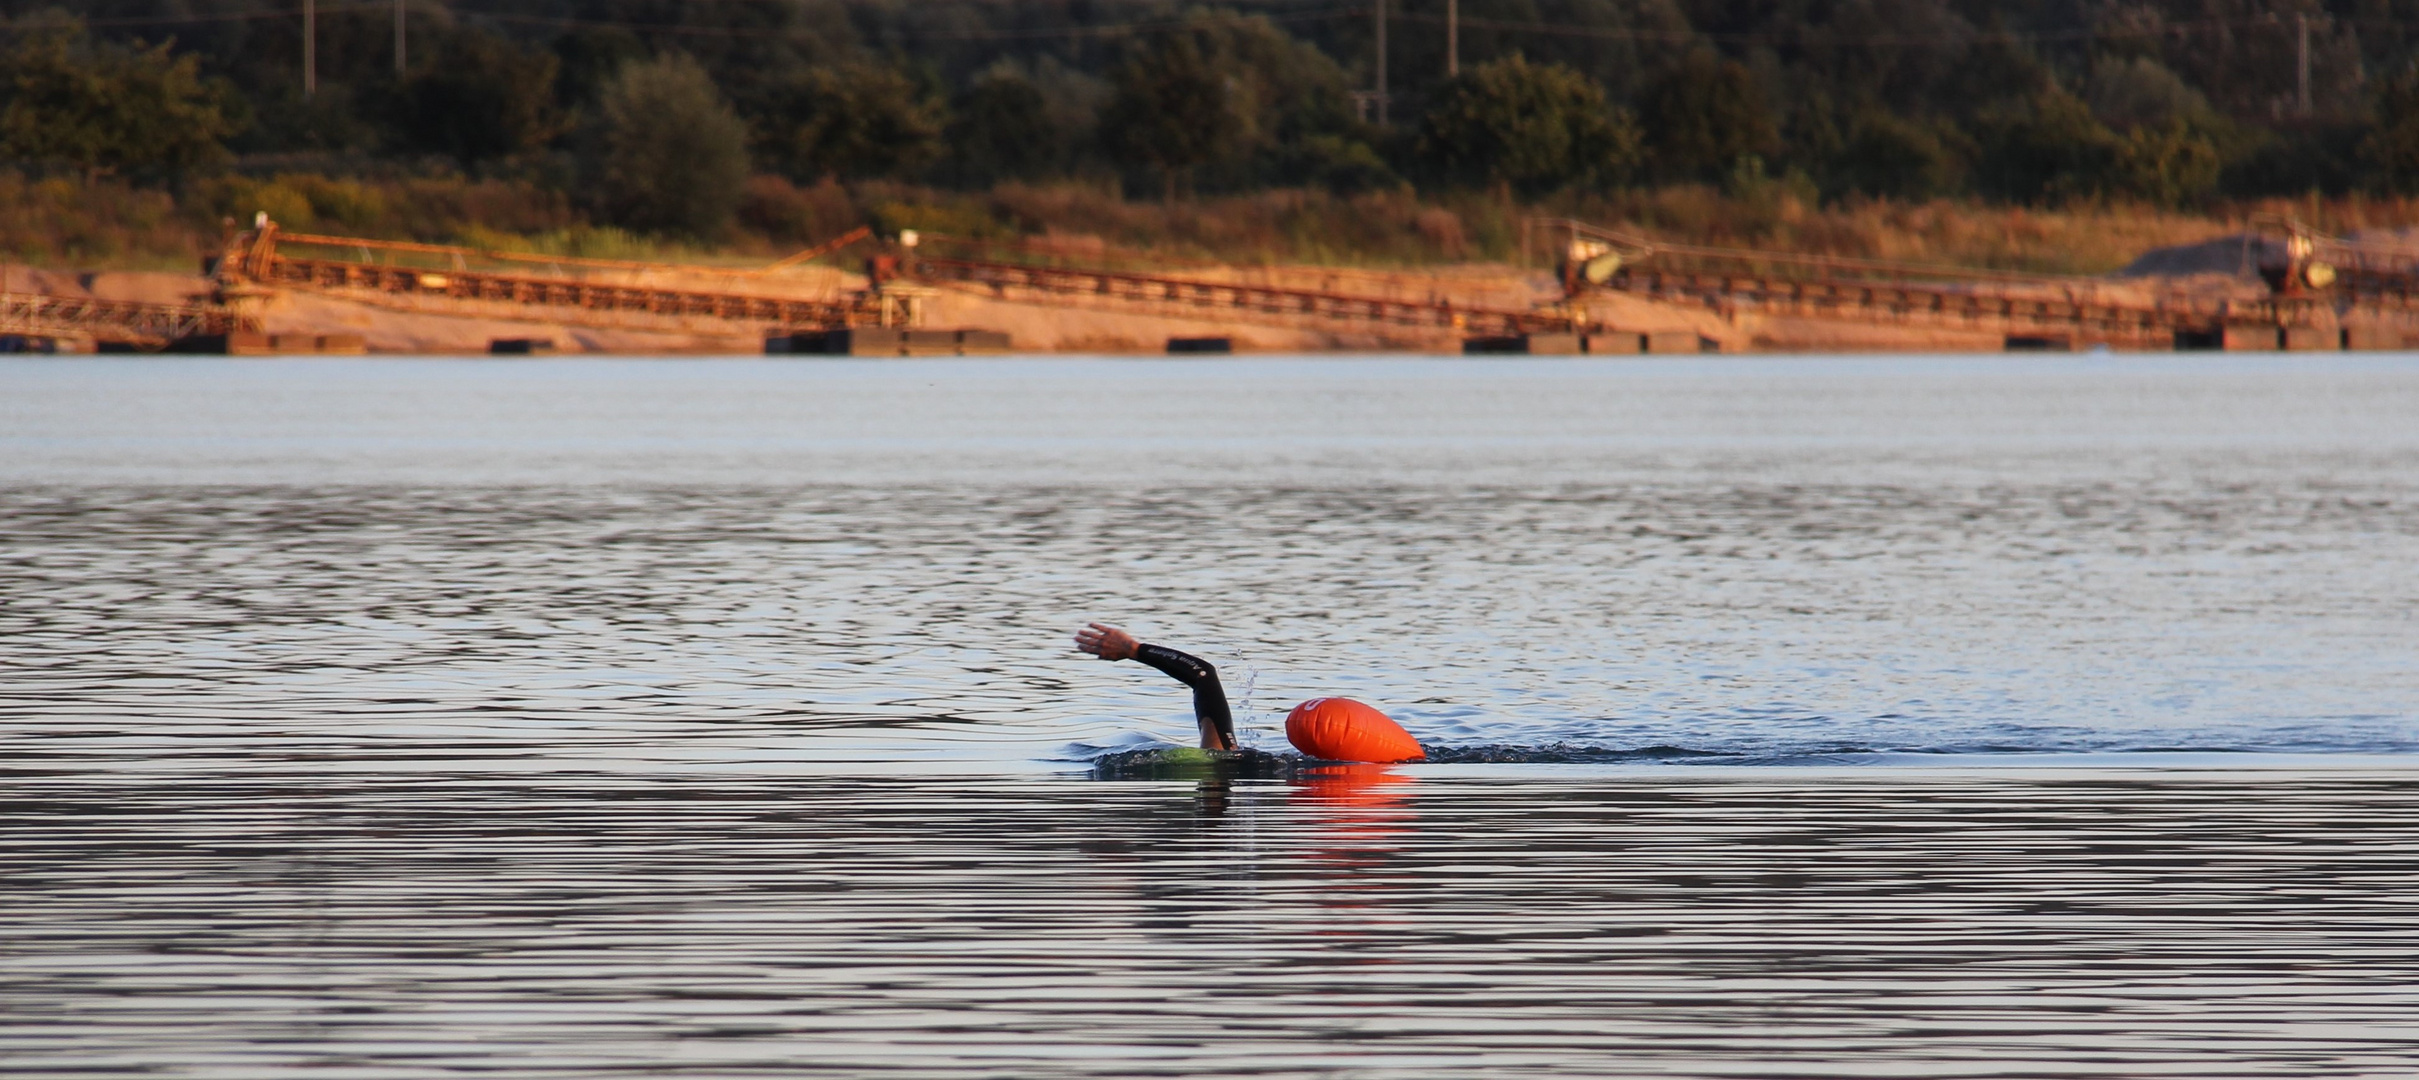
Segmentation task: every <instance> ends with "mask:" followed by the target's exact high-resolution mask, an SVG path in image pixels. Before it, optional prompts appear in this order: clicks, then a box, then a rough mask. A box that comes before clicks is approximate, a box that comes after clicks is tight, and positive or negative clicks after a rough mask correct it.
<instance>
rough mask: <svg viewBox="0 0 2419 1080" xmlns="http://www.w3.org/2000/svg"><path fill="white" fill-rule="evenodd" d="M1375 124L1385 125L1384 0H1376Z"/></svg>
mask: <svg viewBox="0 0 2419 1080" xmlns="http://www.w3.org/2000/svg"><path fill="white" fill-rule="evenodd" d="M1377 126H1379V127H1385V126H1386V0H1377Z"/></svg>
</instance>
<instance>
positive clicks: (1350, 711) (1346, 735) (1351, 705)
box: [1285, 697, 1428, 763]
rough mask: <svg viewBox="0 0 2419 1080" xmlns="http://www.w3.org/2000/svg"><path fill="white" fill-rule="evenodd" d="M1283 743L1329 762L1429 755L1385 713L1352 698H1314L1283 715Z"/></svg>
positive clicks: (1376, 761) (1414, 757)
mask: <svg viewBox="0 0 2419 1080" xmlns="http://www.w3.org/2000/svg"><path fill="white" fill-rule="evenodd" d="M1285 741H1286V742H1289V743H1292V744H1293V745H1294V749H1296V750H1300V751H1301V752H1303V753H1305V754H1308V755H1310V756H1312V757H1315V758H1325V759H1327V760H1329V761H1366V762H1375V763H1383V762H1390V761H1420V760H1423V759H1425V758H1426V757H1427V756H1428V752H1427V751H1425V750H1422V749H1420V746H1419V740H1418V739H1414V738H1412V737H1411V733H1410V732H1408V731H1404V730H1403V726H1402V725H1401V724H1397V723H1395V722H1394V721H1392V720H1389V719H1387V718H1386V714H1385V713H1382V712H1379V711H1377V710H1376V709H1372V708H1370V707H1369V706H1367V705H1363V704H1361V703H1360V702H1357V701H1354V700H1352V699H1351V698H1340V697H1330V698H1313V699H1311V700H1309V701H1305V702H1303V703H1301V704H1299V705H1296V706H1294V707H1293V711H1292V712H1291V713H1288V714H1286V716H1285Z"/></svg>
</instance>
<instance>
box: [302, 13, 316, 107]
mask: <svg viewBox="0 0 2419 1080" xmlns="http://www.w3.org/2000/svg"><path fill="white" fill-rule="evenodd" d="M318 92H319V5H318V3H317V2H316V0H302V96H304V97H306V98H307V97H310V96H311V95H313V94H316V93H318Z"/></svg>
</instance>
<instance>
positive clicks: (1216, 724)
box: [1075, 623, 1236, 750]
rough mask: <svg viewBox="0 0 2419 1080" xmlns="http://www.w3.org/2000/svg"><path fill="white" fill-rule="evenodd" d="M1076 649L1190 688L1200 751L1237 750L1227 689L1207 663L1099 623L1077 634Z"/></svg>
mask: <svg viewBox="0 0 2419 1080" xmlns="http://www.w3.org/2000/svg"><path fill="white" fill-rule="evenodd" d="M1075 647H1076V648H1078V649H1081V650H1083V651H1084V652H1088V653H1091V654H1092V655H1094V656H1097V657H1099V658H1101V659H1103V660H1140V661H1142V662H1143V663H1145V664H1149V665H1150V666H1152V667H1155V668H1158V669H1159V670H1161V671H1164V672H1167V673H1168V675H1169V677H1171V678H1173V679H1175V680H1176V681H1177V682H1180V683H1183V684H1184V685H1186V686H1189V687H1192V688H1193V722H1194V723H1197V724H1199V725H1201V748H1202V749H1204V750H1233V749H1236V746H1235V717H1234V714H1233V713H1230V712H1228V711H1227V708H1226V688H1225V687H1224V686H1221V685H1219V683H1218V669H1217V668H1214V667H1211V666H1210V665H1209V661H1207V660H1203V659H1201V658H1200V657H1198V656H1194V655H1191V654H1190V653H1180V652H1177V651H1176V650H1174V649H1171V648H1168V647H1167V646H1165V645H1145V644H1143V643H1141V642H1139V641H1136V640H1134V635H1132V634H1129V633H1126V632H1125V631H1123V630H1120V629H1118V628H1116V627H1114V626H1105V625H1102V624H1100V623H1093V624H1092V625H1091V626H1090V627H1088V628H1086V629H1082V630H1078V631H1076V632H1075Z"/></svg>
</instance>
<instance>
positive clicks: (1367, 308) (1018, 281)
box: [901, 255, 1579, 335]
mask: <svg viewBox="0 0 2419 1080" xmlns="http://www.w3.org/2000/svg"><path fill="white" fill-rule="evenodd" d="M901 270H902V271H903V272H904V273H906V274H907V275H909V276H911V277H914V278H917V279H920V280H924V281H945V282H963V283H969V284H974V285H981V286H986V287H988V288H990V289H991V290H992V291H993V292H994V293H995V294H997V295H1000V296H1002V297H1009V296H1018V295H1020V294H1021V295H1023V296H1025V297H1030V298H1033V299H1037V300H1041V301H1043V302H1049V301H1050V300H1052V299H1059V300H1078V299H1084V300H1109V301H1118V302H1124V303H1132V304H1144V305H1152V306H1156V307H1161V308H1174V309H1178V310H1180V311H1184V312H1185V313H1187V314H1199V315H1214V316H1219V317H1224V318H1244V319H1250V320H1253V321H1284V322H1290V321H1296V320H1301V319H1316V320H1322V321H1330V322H1358V323H1374V324H1380V325H1387V326H1404V327H1433V328H1446V329H1455V330H1460V331H1463V332H1466V333H1470V334H1481V335H1485V334H1534V333H1568V332H1570V331H1572V330H1574V329H1578V328H1579V327H1578V323H1577V322H1576V320H1574V319H1573V318H1572V317H1571V316H1570V315H1568V314H1566V313H1563V312H1559V311H1551V310H1548V311H1534V310H1532V311H1515V310H1509V309H1504V308H1489V307H1467V306H1457V305H1455V304H1453V303H1452V302H1451V301H1450V300H1400V299H1393V298H1388V297H1378V296H1355V295H1352V294H1349V293H1335V292H1322V291H1319V290H1315V289H1295V288H1286V287H1282V286H1274V285H1249V284H1239V283H1234V282H1223V281H1204V280H1201V279H1199V278H1183V277H1166V276H1160V275H1154V274H1141V273H1132V272H1128V271H1120V270H1099V269H1090V268H1085V267H1062V266H1036V265H1031V264H1026V263H1011V262H995V261H990V260H981V259H961V258H951V257H946V256H924V255H919V256H915V257H913V258H910V259H907V260H904V261H903V263H902V265H901Z"/></svg>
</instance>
